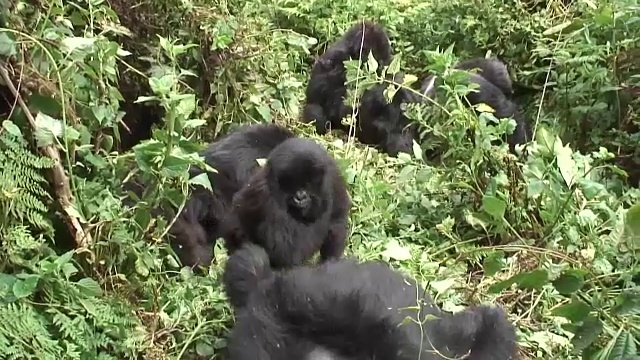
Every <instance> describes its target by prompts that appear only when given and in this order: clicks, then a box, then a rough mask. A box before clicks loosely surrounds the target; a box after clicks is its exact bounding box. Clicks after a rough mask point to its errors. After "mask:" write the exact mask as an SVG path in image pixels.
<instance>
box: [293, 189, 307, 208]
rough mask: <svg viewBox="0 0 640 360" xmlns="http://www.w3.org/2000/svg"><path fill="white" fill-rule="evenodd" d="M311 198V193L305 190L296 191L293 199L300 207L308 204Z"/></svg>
mask: <svg viewBox="0 0 640 360" xmlns="http://www.w3.org/2000/svg"><path fill="white" fill-rule="evenodd" d="M310 200H311V199H310V198H309V194H308V193H307V192H306V191H304V190H300V191H296V194H295V195H294V196H293V201H294V202H295V204H296V205H297V206H300V207H305V206H307V205H308V204H309V201H310Z"/></svg>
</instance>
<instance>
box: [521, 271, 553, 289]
mask: <svg viewBox="0 0 640 360" xmlns="http://www.w3.org/2000/svg"><path fill="white" fill-rule="evenodd" d="M514 278H515V282H516V283H517V284H518V285H519V286H520V287H521V288H524V289H533V290H540V289H542V287H543V286H544V285H546V284H548V283H549V273H548V272H547V270H544V269H538V270H533V271H529V272H525V273H520V274H518V275H516V276H515V277H514Z"/></svg>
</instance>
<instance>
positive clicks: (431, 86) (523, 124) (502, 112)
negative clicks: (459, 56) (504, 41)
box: [420, 58, 532, 152]
mask: <svg viewBox="0 0 640 360" xmlns="http://www.w3.org/2000/svg"><path fill="white" fill-rule="evenodd" d="M456 68H457V69H461V70H467V71H469V70H471V71H470V72H471V73H470V74H469V82H470V83H473V84H477V85H478V89H476V90H472V91H471V92H470V93H469V94H467V100H468V101H469V103H470V104H471V105H472V106H473V105H477V104H480V103H485V104H487V105H489V106H490V107H491V108H492V109H493V110H495V113H494V116H495V117H496V118H498V119H502V118H512V119H514V120H515V121H516V129H515V130H514V131H513V133H512V134H510V135H509V136H508V137H507V142H508V143H509V149H510V150H511V151H512V152H513V151H514V149H515V146H516V145H518V144H524V143H526V142H528V141H529V140H530V139H531V137H532V134H531V128H530V126H529V123H528V122H527V121H526V120H525V119H524V117H523V115H522V112H521V111H520V109H519V108H518V106H517V105H516V104H515V103H514V102H513V101H512V100H511V96H512V94H513V88H512V84H511V79H510V78H509V73H508V71H507V68H506V66H505V65H504V64H503V63H502V62H501V61H500V60H498V59H495V58H491V59H485V58H473V59H469V60H466V61H463V62H461V63H459V64H458V65H456ZM474 69H475V70H477V73H476V72H472V71H473V70H474ZM435 81H436V77H435V76H429V77H427V78H426V79H425V80H424V81H423V83H422V87H421V89H420V92H421V93H422V94H424V95H425V96H427V97H429V98H433V97H434V95H435V92H436V86H435Z"/></svg>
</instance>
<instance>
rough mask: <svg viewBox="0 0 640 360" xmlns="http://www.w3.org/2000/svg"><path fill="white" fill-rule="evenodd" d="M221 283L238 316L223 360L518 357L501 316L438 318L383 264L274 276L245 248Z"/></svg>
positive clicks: (260, 256)
mask: <svg viewBox="0 0 640 360" xmlns="http://www.w3.org/2000/svg"><path fill="white" fill-rule="evenodd" d="M224 284H225V288H226V292H227V294H228V296H229V298H230V299H231V302H232V304H233V305H234V306H235V309H236V314H237V316H236V325H235V327H234V329H233V330H232V332H231V334H230V337H229V339H228V343H227V344H228V348H227V350H228V355H229V357H228V358H229V359H230V360H267V359H278V360H298V359H306V360H320V359H324V360H330V359H331V360H339V359H341V360H347V359H348V360H373V359H385V360H392V359H398V360H400V359H402V360H405V359H406V360H415V359H418V358H421V359H425V360H436V359H451V358H456V357H458V358H461V357H462V356H465V355H467V354H468V357H466V358H467V359H475V360H487V359H492V360H507V359H513V358H514V357H515V356H516V353H517V344H516V335H515V329H514V326H513V325H512V324H511V323H509V321H508V319H507V318H506V315H505V313H504V312H503V311H502V310H501V309H499V308H496V307H489V306H472V307H469V308H467V309H466V310H465V311H463V312H460V313H456V314H449V313H446V312H443V311H442V310H440V309H439V308H438V307H437V306H435V305H434V303H433V300H432V299H431V297H430V296H429V295H427V294H426V293H425V292H424V290H423V289H422V288H421V287H420V286H418V285H417V284H416V282H415V281H413V280H411V279H408V278H406V277H404V276H403V275H402V274H400V273H398V272H395V271H393V270H391V269H390V268H389V267H388V265H387V264H384V263H382V262H366V263H362V264H358V263H357V262H356V261H354V260H351V259H349V260H339V261H331V262H326V263H324V264H322V265H320V266H317V267H297V268H294V269H291V270H288V271H282V272H275V273H274V272H272V271H271V269H270V267H269V259H268V255H267V254H266V253H265V251H264V250H263V249H262V248H260V247H258V246H255V245H252V244H247V245H245V246H243V248H241V249H240V250H238V251H236V252H235V253H234V254H232V255H231V256H230V257H229V260H228V262H227V264H226V268H225V272H224Z"/></svg>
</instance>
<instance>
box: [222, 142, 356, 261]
mask: <svg viewBox="0 0 640 360" xmlns="http://www.w3.org/2000/svg"><path fill="white" fill-rule="evenodd" d="M350 207H351V199H350V198H349V194H348V193H347V189H346V184H345V182H344V179H343V178H342V176H341V174H340V171H339V169H338V167H337V165H336V163H335V161H334V160H333V159H332V158H331V156H329V154H328V153H327V152H326V150H325V149H323V148H322V147H321V146H320V145H318V144H316V143H315V142H313V141H311V140H307V139H301V138H292V139H288V140H286V141H284V142H282V143H281V144H280V145H278V147H276V148H275V149H274V150H273V151H272V152H271V154H269V157H268V158H267V162H266V164H265V166H264V167H263V168H261V169H259V170H257V171H256V173H255V174H254V175H253V177H252V178H251V179H250V180H249V181H248V182H247V184H246V185H245V186H244V187H243V188H242V189H241V190H240V191H238V193H236V195H235V196H234V199H233V209H232V214H231V217H230V220H229V224H231V225H230V230H229V231H228V233H227V236H226V239H227V248H228V249H229V251H230V252H233V251H235V250H236V249H238V248H239V247H240V246H241V245H242V243H244V242H252V243H255V244H258V245H260V246H262V247H263V248H264V249H265V250H266V251H267V253H268V254H269V259H270V263H271V265H272V266H274V267H276V268H283V267H292V266H296V265H300V264H302V263H303V262H304V261H306V260H308V259H310V258H311V257H312V256H313V255H314V254H315V253H316V252H317V251H318V250H320V257H321V259H322V261H325V260H327V259H330V258H339V257H341V256H342V253H343V252H344V248H345V242H346V237H347V231H348V214H349V208H350Z"/></svg>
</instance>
